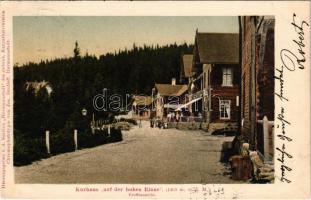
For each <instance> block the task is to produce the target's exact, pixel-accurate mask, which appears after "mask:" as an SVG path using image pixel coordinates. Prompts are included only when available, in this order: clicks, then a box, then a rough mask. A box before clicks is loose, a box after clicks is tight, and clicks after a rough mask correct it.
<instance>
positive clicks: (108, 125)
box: [108, 124, 110, 137]
mask: <svg viewBox="0 0 311 200" xmlns="http://www.w3.org/2000/svg"><path fill="white" fill-rule="evenodd" d="M108 136H109V137H110V124H109V125H108Z"/></svg>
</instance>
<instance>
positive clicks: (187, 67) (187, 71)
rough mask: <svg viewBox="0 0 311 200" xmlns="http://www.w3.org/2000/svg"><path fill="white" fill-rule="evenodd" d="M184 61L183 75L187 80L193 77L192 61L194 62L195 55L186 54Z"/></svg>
mask: <svg viewBox="0 0 311 200" xmlns="http://www.w3.org/2000/svg"><path fill="white" fill-rule="evenodd" d="M182 61H183V75H184V77H185V78H188V77H191V76H192V74H193V72H192V61H193V55H192V54H185V55H183V57H182Z"/></svg>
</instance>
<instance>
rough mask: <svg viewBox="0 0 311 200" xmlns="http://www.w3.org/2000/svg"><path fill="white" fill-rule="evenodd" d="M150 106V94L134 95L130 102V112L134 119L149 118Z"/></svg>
mask: <svg viewBox="0 0 311 200" xmlns="http://www.w3.org/2000/svg"><path fill="white" fill-rule="evenodd" d="M151 107H152V97H151V96H141V95H135V96H134V97H133V103H132V113H133V118H134V119H149V118H150V114H151Z"/></svg>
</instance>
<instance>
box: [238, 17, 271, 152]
mask: <svg viewBox="0 0 311 200" xmlns="http://www.w3.org/2000/svg"><path fill="white" fill-rule="evenodd" d="M239 21H240V35H241V50H242V51H241V54H242V65H241V96H242V99H241V113H240V115H241V116H240V117H241V128H240V132H241V134H242V135H243V136H244V138H245V139H247V140H248V141H249V143H250V148H251V149H253V150H259V151H260V152H264V149H263V148H264V144H263V143H264V141H263V140H264V133H263V130H262V129H263V128H262V124H260V123H259V122H260V121H262V120H263V118H264V117H266V118H267V119H268V121H270V122H273V121H274V26H275V21H274V18H273V17H259V16H244V17H240V20H239ZM272 132H273V126H270V127H269V135H270V136H271V135H272ZM269 148H270V151H271V154H273V142H272V141H271V142H270V147H269Z"/></svg>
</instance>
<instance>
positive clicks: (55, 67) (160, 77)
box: [14, 42, 193, 137]
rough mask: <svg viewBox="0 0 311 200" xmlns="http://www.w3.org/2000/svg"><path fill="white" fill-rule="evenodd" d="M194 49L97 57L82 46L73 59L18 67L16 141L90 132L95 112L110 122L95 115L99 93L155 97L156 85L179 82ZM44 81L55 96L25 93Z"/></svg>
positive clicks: (185, 46)
mask: <svg viewBox="0 0 311 200" xmlns="http://www.w3.org/2000/svg"><path fill="white" fill-rule="evenodd" d="M192 49H193V46H192V45H188V44H186V43H185V44H181V45H177V44H176V43H175V44H169V45H164V46H159V45H153V46H147V45H144V46H141V47H137V46H136V45H135V44H133V47H132V49H130V50H127V49H124V50H119V51H117V52H114V53H107V54H104V55H101V56H99V57H96V56H94V55H89V54H85V55H81V53H80V48H79V45H78V43H77V42H76V44H75V48H74V50H73V56H72V57H70V58H57V59H53V60H45V61H41V62H39V63H32V62H29V63H27V64H23V65H15V66H14V137H15V136H25V137H36V136H42V134H43V133H44V131H45V130H47V129H49V130H51V131H54V132H58V131H60V130H62V131H63V132H66V131H67V132H69V131H70V130H72V129H73V128H78V129H79V128H80V129H83V130H85V127H86V126H88V122H90V121H91V117H92V115H91V113H94V114H95V116H96V117H97V118H102V119H105V120H110V119H109V117H111V116H113V115H111V113H112V112H110V111H108V112H98V111H96V110H94V108H93V105H92V100H93V97H94V96H95V95H96V94H99V93H102V90H103V88H107V89H108V93H109V94H120V95H121V96H125V95H126V94H146V95H150V94H151V90H152V87H154V84H155V83H170V81H171V78H172V77H176V78H177V77H179V70H180V62H181V55H182V54H184V53H191V52H192ZM43 80H45V81H48V82H49V83H50V85H51V87H52V93H51V95H48V93H47V92H46V90H45V89H44V88H42V89H40V91H39V92H37V94H36V95H35V94H34V93H35V91H34V90H33V89H29V90H26V89H25V83H26V82H33V81H43ZM83 108H85V109H86V110H87V113H88V114H87V116H86V117H85V118H83V116H82V114H81V110H82V109H83ZM112 114H115V113H112ZM85 121H86V123H81V122H85ZM64 130H65V131H64Z"/></svg>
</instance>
